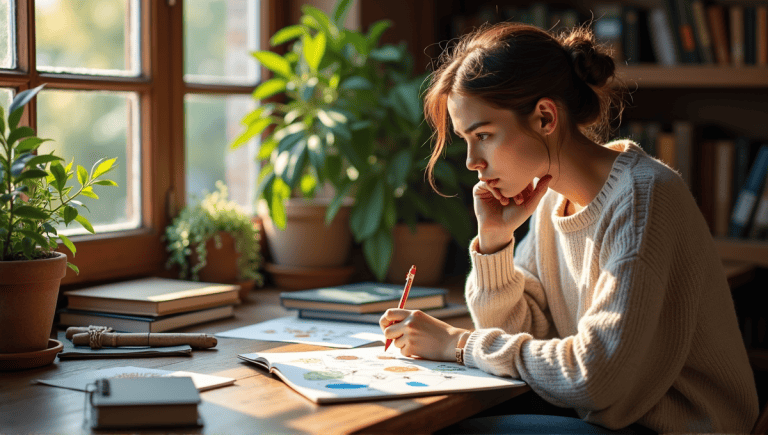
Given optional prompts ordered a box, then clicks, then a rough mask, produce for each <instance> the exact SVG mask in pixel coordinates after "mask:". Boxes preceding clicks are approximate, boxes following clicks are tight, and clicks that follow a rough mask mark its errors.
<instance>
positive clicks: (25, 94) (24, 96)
mask: <svg viewBox="0 0 768 435" xmlns="http://www.w3.org/2000/svg"><path fill="white" fill-rule="evenodd" d="M43 87H45V83H43V84H42V85H40V86H38V87H36V88H34V89H27V90H26V91H21V92H19V93H18V94H16V96H15V97H14V98H13V102H12V103H11V106H10V107H9V108H8V113H13V112H14V111H15V110H16V109H18V108H21V107H23V106H24V105H26V104H27V103H29V100H31V99H32V98H34V97H35V95H37V93H38V92H40V90H41V89H43Z"/></svg>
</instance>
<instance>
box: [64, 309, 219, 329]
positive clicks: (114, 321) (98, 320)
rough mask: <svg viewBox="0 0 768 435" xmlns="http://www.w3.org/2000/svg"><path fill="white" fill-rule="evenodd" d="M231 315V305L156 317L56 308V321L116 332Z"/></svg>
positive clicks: (187, 324) (182, 324)
mask: <svg viewBox="0 0 768 435" xmlns="http://www.w3.org/2000/svg"><path fill="white" fill-rule="evenodd" d="M232 316H234V308H233V306H232V305H222V306H220V307H214V308H206V309H203V310H197V311H190V312H188V313H178V314H169V315H167V316H159V317H153V316H134V315H129V314H116V313H104V312H100V311H83V310H71V309H68V308H64V309H62V310H60V311H59V324H61V325H63V326H88V325H98V326H109V327H111V328H113V329H114V330H115V331H119V332H164V331H170V330H173V329H178V328H182V327H184V326H189V325H196V324H198V323H204V322H210V321H212V320H218V319H224V318H227V317H232Z"/></svg>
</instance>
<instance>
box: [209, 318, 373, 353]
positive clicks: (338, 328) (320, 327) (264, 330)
mask: <svg viewBox="0 0 768 435" xmlns="http://www.w3.org/2000/svg"><path fill="white" fill-rule="evenodd" d="M215 335H216V337H224V338H247V339H250V340H263V341H284V342H288V343H305V344H315V345H319V346H327V347H339V348H345V349H348V348H352V347H358V346H362V345H365V344H368V343H374V342H377V341H380V342H382V343H383V342H384V334H382V332H381V328H380V327H379V326H377V325H376V326H375V325H366V324H355V323H342V322H329V321H324V320H307V319H298V318H296V317H294V316H289V317H281V318H279V319H272V320H268V321H266V322H261V323H256V324H254V325H249V326H243V327H242V328H237V329H232V330H230V331H224V332H219V333H217V334H215Z"/></svg>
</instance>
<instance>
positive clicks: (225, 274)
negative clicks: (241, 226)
mask: <svg viewBox="0 0 768 435" xmlns="http://www.w3.org/2000/svg"><path fill="white" fill-rule="evenodd" d="M219 236H220V237H221V248H216V241H215V240H214V239H213V238H210V239H208V241H206V242H205V249H206V251H207V252H208V254H207V255H206V257H205V267H203V268H202V269H200V272H198V276H199V277H200V281H202V282H218V283H226V284H230V283H234V282H237V281H238V270H237V259H238V258H239V257H240V253H239V252H237V251H236V250H235V239H234V238H233V237H232V236H231V235H230V234H229V233H226V232H223V231H220V232H219ZM190 260H191V261H190V266H191V267H194V266H195V265H197V263H198V260H197V253H196V252H195V250H194V249H192V256H191V259H190Z"/></svg>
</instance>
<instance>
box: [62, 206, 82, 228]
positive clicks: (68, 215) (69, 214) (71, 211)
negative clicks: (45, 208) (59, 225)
mask: <svg viewBox="0 0 768 435" xmlns="http://www.w3.org/2000/svg"><path fill="white" fill-rule="evenodd" d="M78 214H80V213H78V212H77V209H76V208H74V207H71V206H68V205H67V206H64V211H62V215H63V216H62V217H63V218H64V225H69V223H70V222H72V221H73V220H75V218H76V217H77V215H78Z"/></svg>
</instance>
